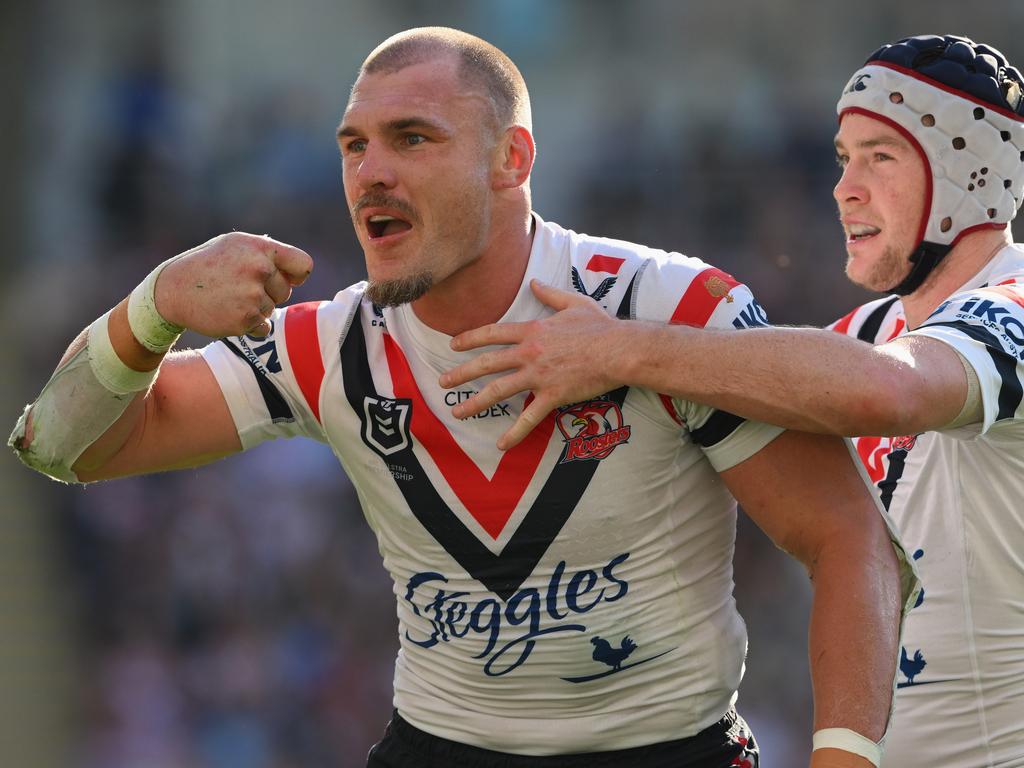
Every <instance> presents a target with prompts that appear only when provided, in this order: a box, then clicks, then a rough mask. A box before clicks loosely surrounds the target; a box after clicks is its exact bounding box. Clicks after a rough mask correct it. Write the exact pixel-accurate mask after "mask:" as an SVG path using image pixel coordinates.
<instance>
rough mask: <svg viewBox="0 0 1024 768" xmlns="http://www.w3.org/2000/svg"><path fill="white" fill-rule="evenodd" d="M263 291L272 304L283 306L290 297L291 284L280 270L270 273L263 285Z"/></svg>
mask: <svg viewBox="0 0 1024 768" xmlns="http://www.w3.org/2000/svg"><path fill="white" fill-rule="evenodd" d="M263 289H264V290H265V291H266V292H267V296H268V297H270V300H271V301H272V302H273V303H274V304H284V303H285V302H286V301H288V299H289V298H291V295H292V283H291V282H290V281H289V279H288V277H287V276H286V275H285V274H284V272H281V271H280V270H274V272H273V273H271V275H270V277H268V278H267V279H266V282H264V283H263Z"/></svg>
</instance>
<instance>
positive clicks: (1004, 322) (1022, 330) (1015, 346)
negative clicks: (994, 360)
mask: <svg viewBox="0 0 1024 768" xmlns="http://www.w3.org/2000/svg"><path fill="white" fill-rule="evenodd" d="M985 291H986V292H990V291H992V292H998V293H1001V294H1004V295H1006V297H1007V298H1009V299H1010V300H1011V301H1013V303H1015V304H1018V305H1020V306H1024V299H1021V298H1020V296H1019V295H1018V294H1017V293H1016V292H1015V291H1013V290H1012V289H1010V288H1006V287H1003V286H995V287H992V288H986V289H985ZM952 303H953V302H952V301H951V300H947V301H944V302H943V303H942V304H940V305H939V306H938V308H937V309H936V310H935V311H934V312H933V313H932V314H931V316H930V317H929V318H928V319H929V320H931V319H932V318H937V317H938V316H939V315H940V314H941V313H942V312H943V311H944V310H946V309H948V308H949V306H950V305H951V304H952ZM1016 314H1017V312H1016V311H1014V310H1011V309H1009V307H1007V306H1006V303H1005V302H1001V301H998V300H993V299H991V298H987V297H985V296H984V295H980V296H978V295H975V296H971V297H970V298H968V299H967V300H966V301H964V302H963V303H962V304H961V305H960V306H959V307H958V308H957V309H956V316H957V318H958V319H960V320H969V321H971V322H978V321H980V322H981V324H982V325H983V326H985V327H986V328H988V329H989V330H991V331H993V332H995V333H996V334H998V335H999V337H1000V338H1001V339H1002V340H1003V342H1004V343H1005V344H1006V346H1008V347H1011V348H1012V349H1008V350H1007V351H1009V352H1011V354H1013V355H1015V356H1016V357H1018V358H1019V359H1021V360H1024V322H1021V320H1020V318H1019V317H1017V316H1016Z"/></svg>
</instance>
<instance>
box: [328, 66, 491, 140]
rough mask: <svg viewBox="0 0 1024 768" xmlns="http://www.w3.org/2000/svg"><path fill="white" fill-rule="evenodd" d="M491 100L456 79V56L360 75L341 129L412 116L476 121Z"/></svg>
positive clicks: (367, 125) (455, 120)
mask: <svg viewBox="0 0 1024 768" xmlns="http://www.w3.org/2000/svg"><path fill="white" fill-rule="evenodd" d="M489 107H490V100H489V99H488V98H487V97H486V96H485V95H484V94H483V93H481V92H480V91H479V89H478V88H474V87H472V86H471V85H470V84H467V83H466V82H465V81H464V80H463V79H462V78H460V77H459V70H458V62H457V59H455V57H442V58H435V59H431V60H428V61H424V62H420V63H418V64H411V65H409V66H407V67H403V68H402V69H400V70H398V71H396V72H376V73H373V74H366V73H364V74H362V75H360V77H359V79H358V80H356V84H355V85H354V86H353V88H352V94H351V96H350V97H349V100H348V106H347V107H346V108H345V115H344V117H343V118H342V126H343V127H344V126H351V127H361V126H364V125H365V126H366V127H371V126H372V125H373V124H375V123H377V122H387V121H391V120H394V119H400V118H402V117H407V116H409V115H412V114H415V115H418V116H422V117H426V118H431V119H434V120H437V121H438V122H461V121H463V120H467V119H470V120H472V121H473V122H478V121H479V119H480V111H481V110H484V109H487V108H489Z"/></svg>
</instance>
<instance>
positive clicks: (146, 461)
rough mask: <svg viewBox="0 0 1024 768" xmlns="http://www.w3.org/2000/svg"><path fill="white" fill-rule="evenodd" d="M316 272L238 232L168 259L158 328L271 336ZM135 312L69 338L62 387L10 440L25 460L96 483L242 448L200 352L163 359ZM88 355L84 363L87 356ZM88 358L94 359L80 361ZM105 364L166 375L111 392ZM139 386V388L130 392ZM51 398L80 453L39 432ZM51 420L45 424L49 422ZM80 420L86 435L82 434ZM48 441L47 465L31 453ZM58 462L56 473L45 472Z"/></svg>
mask: <svg viewBox="0 0 1024 768" xmlns="http://www.w3.org/2000/svg"><path fill="white" fill-rule="evenodd" d="M311 269H312V261H311V259H310V258H309V256H308V255H307V254H305V253H303V252H302V251H300V250H299V249H297V248H293V247H291V246H288V245H285V244H284V243H278V242H276V241H273V240H271V239H269V238H266V237H256V236H253V235H247V234H244V233H232V234H229V235H224V236H221V237H218V238H214V239H213V240H211V241H209V242H208V243H206V244H204V245H202V246H199V247H198V248H195V249H193V250H192V251H189V252H187V253H185V254H182V255H181V256H179V257H177V258H176V259H174V260H172V261H170V262H168V263H167V265H166V266H165V267H164V268H163V271H162V272H159V277H158V279H157V280H156V283H155V291H154V293H153V296H152V297H151V299H152V301H153V303H154V304H155V306H156V308H157V311H158V312H159V316H160V318H161V322H166V323H170V324H173V325H174V326H178V327H179V328H189V329H192V330H195V331H197V332H199V333H201V334H203V335H206V336H211V337H214V338H216V337H220V336H229V335H238V334H242V333H252V334H258V335H266V333H267V332H269V329H270V325H269V322H268V321H267V318H268V317H269V316H270V314H271V312H272V311H273V309H274V306H275V304H278V303H282V302H284V301H286V300H287V299H288V298H289V296H290V295H291V289H292V286H294V285H298V284H300V283H301V282H303V281H304V280H305V279H306V277H307V276H308V274H309V272H310V270H311ZM155 274H157V273H156V272H154V275H155ZM128 306H129V300H128V299H125V300H124V301H122V302H121V303H120V304H118V306H117V307H115V308H114V309H113V310H112V311H111V312H110V314H109V317H108V319H107V321H106V324H105V326H103V327H100V328H99V330H97V327H96V326H94V327H93V330H92V332H91V334H90V335H87V334H86V333H83V334H81V335H79V337H78V338H77V339H75V341H74V342H72V344H71V346H70V347H69V348H68V350H67V352H66V353H65V355H64V358H63V359H62V360H61V363H60V365H58V367H57V371H56V373H55V374H54V377H53V379H51V384H53V383H54V382H55V381H58V380H60V381H61V382H62V383H61V385H60V386H55V387H53V388H52V389H51V387H50V385H47V388H45V389H44V390H43V393H42V394H41V396H40V399H39V400H37V402H36V403H34V404H33V405H32V406H30V408H29V410H28V412H27V416H26V418H25V420H24V431H23V432H19V430H20V429H21V428H22V424H21V423H19V427H18V428H16V431H15V435H14V436H12V446H13V447H14V448H15V450H16V451H18V452H19V454H20V455H22V457H23V458H24V459H25V460H26V463H29V464H30V465H31V466H34V467H36V468H39V469H41V470H42V471H45V472H47V474H51V475H53V476H56V477H60V478H61V479H77V480H79V481H82V482H89V481H92V480H101V479H107V478H111V477H119V476H122V475H130V474H139V473H143V472H153V471H159V470H164V469H174V468H180V467H189V466H197V465H199V464H203V463H206V462H208V461H212V460H214V459H216V458H220V457H222V456H225V455H228V454H230V453H233V452H235V451H238V450H240V449H241V443H240V441H239V438H238V434H237V432H236V430H235V427H234V423H233V420H232V418H231V414H230V412H229V410H228V407H227V403H226V402H225V400H224V396H223V394H222V393H221V391H220V388H219V386H218V384H217V382H216V380H215V379H214V377H213V374H212V372H211V371H210V369H209V367H208V366H207V364H206V362H205V361H204V360H203V359H202V357H201V356H200V355H199V354H198V353H195V352H185V353H176V354H172V355H170V356H169V357H168V358H167V359H166V360H164V354H163V353H154V352H152V351H150V349H147V348H146V346H144V345H143V344H142V343H140V341H139V339H137V338H136V336H135V333H134V332H133V326H132V325H131V324H130V322H129V319H128ZM98 322H100V321H98ZM96 333H102V334H103V336H101V337H97V336H96V335H95V334H96ZM97 338H101V339H102V338H108V339H109V350H110V355H112V356H114V358H116V359H114V360H113V363H110V362H108V363H102V362H97V361H98V360H102V359H104V357H103V355H102V354H100V352H99V351H98V350H99V349H100V347H97V348H96V349H93V348H92V347H91V346H90V345H92V344H93V342H94V341H96V340H97ZM168 343H169V342H168ZM163 347H166V344H164V345H163ZM83 350H84V354H86V355H87V356H88V357H87V358H82V356H81V355H82V354H83ZM83 359H85V360H87V361H88V362H85V363H84V364H83V363H82V360H83ZM108 359H113V358H108ZM104 365H106V366H111V365H113V368H117V367H118V366H120V370H122V371H126V372H128V373H130V375H131V376H138V375H139V374H138V373H131V372H132V371H134V372H139V373H144V372H152V371H154V370H156V369H157V368H159V375H158V376H157V377H156V379H155V381H153V383H152V385H150V386H147V385H146V382H143V383H142V384H140V385H138V386H129V387H128V389H122V390H116V388H115V389H114V390H111V389H108V388H107V384H105V383H101V382H102V381H105V379H104V376H101V375H100V372H101V371H102V370H106V368H103V366H104ZM97 366H100V367H97ZM113 368H112V369H111V370H113ZM94 374H95V375H94ZM118 375H120V374H118ZM62 376H63V377H64V378H63V379H61V377H62ZM97 376H99V378H97ZM112 386H113V385H112ZM136 388H139V389H140V391H138V392H133V391H132V390H134V389H136ZM118 392H128V394H117V393H118ZM46 398H49V399H46ZM44 401H45V408H46V411H45V412H46V413H47V414H57V415H58V421H63V422H66V423H67V425H69V429H70V430H72V432H71V434H73V435H74V437H75V440H76V441H77V445H78V446H80V447H79V448H78V449H77V450H76V451H75V453H78V451H81V453H80V455H77V457H76V456H75V454H74V453H73V454H71V456H70V457H64V458H62V455H61V454H60V451H61V448H60V445H61V441H60V440H59V439H57V440H55V439H54V437H53V434H51V435H49V436H48V435H47V434H46V430H47V429H50V430H52V429H53V427H52V426H44V427H40V425H39V420H38V419H35V418H34V416H35V410H36V409H37V408H38V407H39V405H40V402H44ZM94 411H96V412H104V413H109V414H111V415H109V416H108V417H107V418H106V419H105V420H103V419H99V420H97V419H93V418H91V414H92V412H94ZM48 418H50V420H49V421H47V422H45V423H46V424H52V423H53V421H52V418H51V417H49V416H48ZM79 421H80V422H81V424H82V429H81V430H79V432H77V433H75V432H73V430H74V429H75V425H76V424H77V423H79ZM97 424H100V425H101V426H97ZM41 429H42V430H43V431H42V434H41V433H40V430H41ZM65 431H67V430H65ZM41 437H42V438H43V440H42V443H45V444H46V456H45V457H44V458H43V459H39V458H38V457H37V456H36V455H33V453H32V451H33V446H34V444H36V443H40V440H41ZM47 438H48V439H47ZM42 443H40V444H42ZM82 447H84V450H82ZM40 455H41V454H40ZM72 460H74V463H73V464H71V466H70V468H69V469H70V472H71V473H73V474H72V475H70V476H68V471H67V470H68V465H67V463H65V464H63V467H64V468H65V469H64V470H62V471H61V464H60V461H65V462H70V461H72ZM51 466H52V467H54V470H51V469H49V468H48V467H51Z"/></svg>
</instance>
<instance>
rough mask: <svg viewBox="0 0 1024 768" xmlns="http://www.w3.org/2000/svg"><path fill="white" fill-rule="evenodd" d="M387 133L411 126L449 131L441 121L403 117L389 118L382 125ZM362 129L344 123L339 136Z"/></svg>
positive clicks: (440, 131)
mask: <svg viewBox="0 0 1024 768" xmlns="http://www.w3.org/2000/svg"><path fill="white" fill-rule="evenodd" d="M381 127H382V128H383V130H384V132H385V133H398V132H400V131H407V130H409V129H410V128H421V129H426V130H428V131H433V132H435V133H448V130H447V129H446V128H444V127H443V126H442V125H441V124H440V123H437V122H435V121H434V120H430V119H428V118H426V117H415V116H414V117H402V118H399V119H397V120H389V121H387V122H386V123H384V124H383V125H382V126H381ZM361 133H362V132H361V131H358V130H356V129H355V128H353V127H352V126H350V125H345V124H344V123H342V124H341V125H339V126H338V138H339V139H340V138H343V137H345V136H359V135H361Z"/></svg>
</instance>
